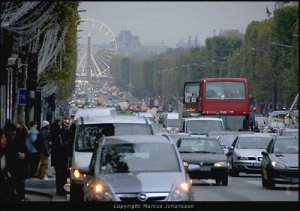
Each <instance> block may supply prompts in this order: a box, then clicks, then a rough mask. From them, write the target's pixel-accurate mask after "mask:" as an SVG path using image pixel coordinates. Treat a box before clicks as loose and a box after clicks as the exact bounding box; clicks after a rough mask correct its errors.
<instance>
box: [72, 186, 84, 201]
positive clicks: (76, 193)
mask: <svg viewBox="0 0 300 211" xmlns="http://www.w3.org/2000/svg"><path fill="white" fill-rule="evenodd" d="M70 201H76V202H78V201H83V191H82V188H81V186H78V185H71V187H70Z"/></svg>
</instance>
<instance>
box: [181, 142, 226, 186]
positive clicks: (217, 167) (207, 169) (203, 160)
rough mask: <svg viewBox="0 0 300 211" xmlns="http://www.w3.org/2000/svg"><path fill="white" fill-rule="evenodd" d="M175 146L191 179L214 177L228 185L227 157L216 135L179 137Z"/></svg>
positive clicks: (218, 181)
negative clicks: (186, 164) (186, 165)
mask: <svg viewBox="0 0 300 211" xmlns="http://www.w3.org/2000/svg"><path fill="white" fill-rule="evenodd" d="M177 147H178V150H179V152H180V154H181V158H182V160H183V161H184V162H187V163H188V173H189V175H190V178H191V179H215V180H216V183H217V184H219V183H221V182H222V185H228V164H227V159H226V155H225V154H224V151H223V149H222V146H221V145H220V143H219V141H218V138H217V137H181V138H179V139H178V141H177Z"/></svg>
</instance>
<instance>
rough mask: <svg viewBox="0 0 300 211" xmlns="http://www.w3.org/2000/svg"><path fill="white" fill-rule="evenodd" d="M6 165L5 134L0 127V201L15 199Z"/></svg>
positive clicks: (7, 163) (7, 162)
mask: <svg viewBox="0 0 300 211" xmlns="http://www.w3.org/2000/svg"><path fill="white" fill-rule="evenodd" d="M8 165H9V161H8V156H7V148H6V136H5V134H4V130H3V129H1V128H0V202H4V201H16V195H15V194H14V186H13V181H12V175H11V173H10V171H9V166H8Z"/></svg>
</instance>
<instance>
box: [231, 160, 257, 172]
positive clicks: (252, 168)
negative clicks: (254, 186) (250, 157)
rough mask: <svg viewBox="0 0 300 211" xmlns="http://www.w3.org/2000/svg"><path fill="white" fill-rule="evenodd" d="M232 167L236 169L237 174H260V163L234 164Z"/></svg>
mask: <svg viewBox="0 0 300 211" xmlns="http://www.w3.org/2000/svg"><path fill="white" fill-rule="evenodd" d="M233 165H234V167H235V168H237V169H238V171H239V172H245V173H260V172H261V162H257V161H256V162H235V163H234V164H233Z"/></svg>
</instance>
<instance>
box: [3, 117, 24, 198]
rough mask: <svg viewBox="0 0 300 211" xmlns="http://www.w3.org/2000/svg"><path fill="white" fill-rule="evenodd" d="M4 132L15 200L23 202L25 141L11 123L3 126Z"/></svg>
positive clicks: (19, 131)
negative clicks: (15, 195) (15, 193)
mask: <svg viewBox="0 0 300 211" xmlns="http://www.w3.org/2000/svg"><path fill="white" fill-rule="evenodd" d="M4 132H5V136H6V140H7V156H8V167H9V169H8V170H9V171H10V172H11V174H12V180H13V185H14V188H15V190H16V192H17V198H18V200H20V201H24V200H25V179H26V167H27V165H26V155H27V148H26V144H25V139H24V137H23V136H22V134H23V133H22V132H21V130H20V129H17V127H16V125H15V124H13V123H8V124H6V125H5V126H4Z"/></svg>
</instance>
